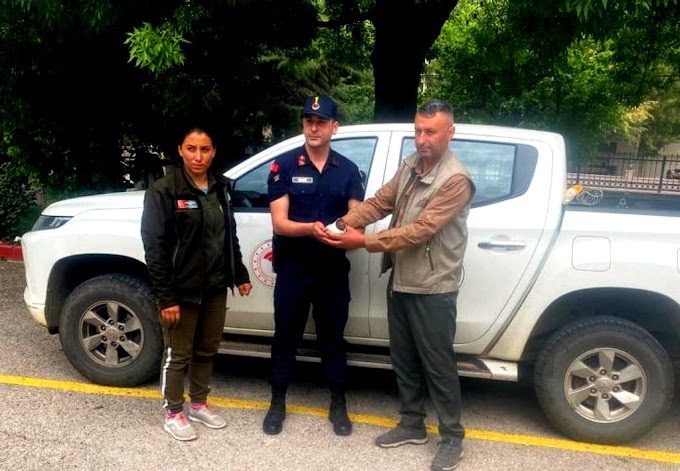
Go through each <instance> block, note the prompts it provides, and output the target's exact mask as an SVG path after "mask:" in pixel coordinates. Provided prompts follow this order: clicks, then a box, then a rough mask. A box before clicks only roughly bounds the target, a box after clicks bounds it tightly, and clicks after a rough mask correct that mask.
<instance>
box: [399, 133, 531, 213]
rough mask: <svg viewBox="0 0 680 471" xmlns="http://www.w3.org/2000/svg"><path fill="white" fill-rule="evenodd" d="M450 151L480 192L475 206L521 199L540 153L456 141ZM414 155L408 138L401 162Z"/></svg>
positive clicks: (528, 148) (515, 146)
mask: <svg viewBox="0 0 680 471" xmlns="http://www.w3.org/2000/svg"><path fill="white" fill-rule="evenodd" d="M450 148H451V150H452V151H453V153H454V154H456V156H457V157H458V159H460V161H461V162H462V163H463V165H465V167H467V169H468V172H470V176H471V177H472V181H473V182H474V184H475V187H476V188H477V191H476V193H475V196H474V198H473V199H472V206H473V207H476V206H483V205H486V204H491V203H495V202H498V201H502V200H505V199H510V198H514V197H516V196H519V195H522V194H523V193H524V192H525V191H527V189H528V188H529V184H530V183H531V179H532V178H533V175H534V170H535V169H536V162H537V159H538V151H537V150H536V148H535V147H532V146H528V145H524V144H503V143H498V142H483V141H466V140H462V139H454V140H453V141H451V144H450ZM413 152H415V141H414V139H413V138H405V139H404V141H403V143H402V147H401V158H402V159H404V158H405V157H407V156H409V155H410V154H412V153H413Z"/></svg>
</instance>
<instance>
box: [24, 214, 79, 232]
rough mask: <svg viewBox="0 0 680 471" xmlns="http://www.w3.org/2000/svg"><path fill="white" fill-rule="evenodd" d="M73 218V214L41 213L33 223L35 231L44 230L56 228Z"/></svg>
mask: <svg viewBox="0 0 680 471" xmlns="http://www.w3.org/2000/svg"><path fill="white" fill-rule="evenodd" d="M70 219H71V216H44V215H40V216H39V217H38V220H37V221H35V224H33V230H34V231H44V230H46V229H56V228H58V227H61V226H63V225H64V224H66V223H67V222H68V221H69V220H70Z"/></svg>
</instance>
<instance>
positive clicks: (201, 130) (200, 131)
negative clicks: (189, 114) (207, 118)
mask: <svg viewBox="0 0 680 471" xmlns="http://www.w3.org/2000/svg"><path fill="white" fill-rule="evenodd" d="M194 132H195V133H198V134H205V135H206V136H208V137H209V138H210V140H211V141H212V144H213V147H217V143H216V142H215V135H214V133H213V132H212V130H211V129H209V128H208V127H206V126H193V127H191V128H188V129H187V130H186V131H184V132H183V133H180V134H179V140H178V141H177V145H178V146H180V147H181V146H182V143H183V142H184V139H185V138H186V137H187V136H188V135H189V134H191V133H194Z"/></svg>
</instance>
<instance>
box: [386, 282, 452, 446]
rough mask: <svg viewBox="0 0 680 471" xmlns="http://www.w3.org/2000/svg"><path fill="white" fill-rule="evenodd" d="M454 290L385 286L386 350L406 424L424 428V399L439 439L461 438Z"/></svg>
mask: <svg viewBox="0 0 680 471" xmlns="http://www.w3.org/2000/svg"><path fill="white" fill-rule="evenodd" d="M456 298H457V293H444V294H412V293H400V292H396V291H392V290H391V289H388V291H387V316H388V322H389V333H390V354H391V356H392V364H393V366H394V372H395V374H396V376H397V385H398V387H399V395H400V398H401V410H400V413H401V422H400V424H399V425H400V426H402V427H405V428H417V429H423V428H424V427H425V424H424V419H425V416H426V414H425V400H426V397H427V394H428V392H429V396H430V400H431V401H432V404H433V406H434V408H435V410H436V412H437V415H438V419H439V434H440V435H441V437H442V438H443V439H448V440H462V439H463V437H464V436H465V429H463V426H462V425H461V424H460V415H461V407H462V401H461V393H460V382H459V380H458V371H457V369H456V358H455V354H454V352H453V339H454V336H455V333H456Z"/></svg>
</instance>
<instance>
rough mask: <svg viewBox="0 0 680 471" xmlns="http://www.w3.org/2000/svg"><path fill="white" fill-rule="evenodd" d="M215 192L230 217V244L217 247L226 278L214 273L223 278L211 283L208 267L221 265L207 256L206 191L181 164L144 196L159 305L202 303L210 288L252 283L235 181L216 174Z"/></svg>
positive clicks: (147, 246)
mask: <svg viewBox="0 0 680 471" xmlns="http://www.w3.org/2000/svg"><path fill="white" fill-rule="evenodd" d="M211 181H213V182H214V184H213V185H212V186H211V188H210V189H209V192H212V191H214V192H215V195H216V197H217V200H218V201H219V205H220V208H221V212H222V215H223V217H224V247H223V250H221V251H219V250H218V251H217V253H220V252H221V254H222V257H223V258H224V260H223V262H224V263H223V264H221V265H222V266H223V272H224V273H223V276H220V275H219V274H218V275H217V276H215V274H214V273H209V274H208V275H209V277H210V278H211V279H212V280H213V281H214V280H219V281H218V282H217V285H215V286H206V285H205V283H204V282H205V279H206V269H207V268H206V267H211V266H216V265H217V266H219V265H220V264H219V263H218V264H215V263H214V262H215V261H214V260H206V253H210V250H206V249H210V248H211V247H208V245H209V244H211V242H214V241H213V240H206V237H205V212H206V211H207V208H205V204H206V202H207V201H208V199H207V196H206V194H205V193H204V192H202V191H201V190H199V189H197V188H196V187H195V186H194V185H193V184H192V183H191V182H190V181H189V180H188V177H187V176H186V175H185V173H184V171H183V170H182V169H181V168H171V169H170V170H169V171H168V174H167V175H166V176H164V177H163V178H161V179H160V180H158V181H156V182H155V183H154V184H153V185H152V186H151V187H150V188H149V189H148V190H147V191H146V194H145V195H144V211H143V213H142V227H141V232H142V242H143V244H144V255H145V259H146V265H147V268H148V270H149V275H150V277H151V283H152V285H153V291H154V294H155V295H156V299H157V303H158V308H159V309H164V308H166V307H170V306H174V305H176V304H179V303H180V302H190V303H200V302H201V301H202V297H203V294H204V293H205V291H206V290H209V291H211V292H215V291H219V290H226V289H232V291H233V287H234V285H236V286H239V285H242V284H244V283H249V282H250V279H249V276H248V271H247V270H246V267H245V266H244V265H243V262H242V260H241V249H240V246H239V242H238V237H237V236H236V221H235V220H234V214H233V210H232V207H231V197H230V191H231V182H230V181H229V180H228V179H227V178H225V177H223V176H221V175H214V176H213V178H212V179H211Z"/></svg>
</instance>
